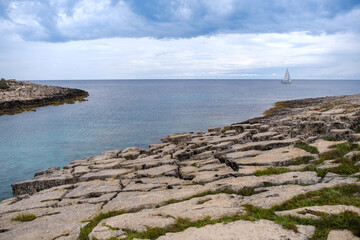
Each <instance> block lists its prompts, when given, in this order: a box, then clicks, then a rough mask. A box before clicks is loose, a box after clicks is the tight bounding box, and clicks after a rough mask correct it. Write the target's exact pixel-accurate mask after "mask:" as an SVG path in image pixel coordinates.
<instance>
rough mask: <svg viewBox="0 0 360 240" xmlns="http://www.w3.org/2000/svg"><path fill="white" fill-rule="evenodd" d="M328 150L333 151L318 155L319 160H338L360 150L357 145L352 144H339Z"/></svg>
mask: <svg viewBox="0 0 360 240" xmlns="http://www.w3.org/2000/svg"><path fill="white" fill-rule="evenodd" d="M329 148H331V149H334V150H331V151H328V152H325V153H322V154H320V159H321V160H332V159H338V158H341V157H343V156H344V155H345V154H347V153H349V152H351V151H356V150H360V148H359V145H357V144H354V143H341V144H336V145H333V146H330V147H329Z"/></svg>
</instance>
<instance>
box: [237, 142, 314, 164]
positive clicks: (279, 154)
mask: <svg viewBox="0 0 360 240" xmlns="http://www.w3.org/2000/svg"><path fill="white" fill-rule="evenodd" d="M306 156H309V157H310V156H312V154H311V153H309V152H307V151H305V150H302V149H300V148H295V147H282V148H276V149H272V150H269V151H264V152H263V153H262V154H259V155H257V156H255V157H249V158H242V159H236V160H232V161H230V162H232V163H234V164H236V165H253V166H267V165H271V166H279V165H280V166H282V165H288V164H289V163H291V161H292V160H295V159H296V158H299V157H306Z"/></svg>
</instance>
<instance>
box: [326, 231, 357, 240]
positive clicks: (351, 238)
mask: <svg viewBox="0 0 360 240" xmlns="http://www.w3.org/2000/svg"><path fill="white" fill-rule="evenodd" d="M327 240H360V238H359V237H356V236H355V235H354V234H353V233H352V232H350V231H349V230H331V231H330V232H329V234H328V237H327Z"/></svg>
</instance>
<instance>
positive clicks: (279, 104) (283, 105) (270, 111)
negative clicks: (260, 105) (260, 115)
mask: <svg viewBox="0 0 360 240" xmlns="http://www.w3.org/2000/svg"><path fill="white" fill-rule="evenodd" d="M288 107H290V105H289V103H288V102H286V101H284V102H276V103H275V106H274V107H272V108H270V109H268V110H266V111H265V112H264V115H265V116H268V115H271V114H274V113H276V112H277V111H278V110H279V109H281V108H288Z"/></svg>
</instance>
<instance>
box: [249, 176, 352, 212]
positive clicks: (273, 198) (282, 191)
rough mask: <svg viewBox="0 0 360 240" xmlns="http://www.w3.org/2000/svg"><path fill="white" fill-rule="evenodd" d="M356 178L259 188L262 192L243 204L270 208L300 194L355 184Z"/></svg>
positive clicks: (250, 197)
mask: <svg viewBox="0 0 360 240" xmlns="http://www.w3.org/2000/svg"><path fill="white" fill-rule="evenodd" d="M355 182H356V179H354V178H344V179H343V178H334V179H333V180H331V181H330V182H328V183H318V184H314V185H310V186H299V185H281V186H274V187H265V188H259V189H258V190H259V191H265V192H261V193H258V194H255V195H252V196H248V197H244V200H243V204H251V205H254V206H258V207H262V208H270V207H272V206H274V205H279V204H282V203H284V202H286V201H288V200H290V199H291V198H293V197H295V196H296V195H299V194H305V193H307V192H311V191H316V190H319V189H322V188H329V187H334V186H336V185H343V184H351V183H355Z"/></svg>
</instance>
